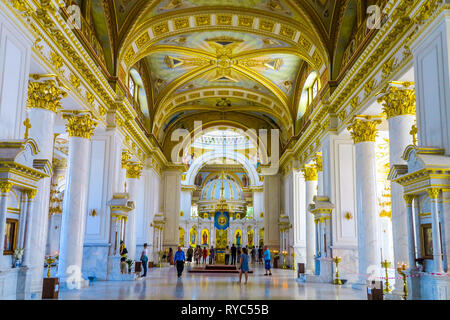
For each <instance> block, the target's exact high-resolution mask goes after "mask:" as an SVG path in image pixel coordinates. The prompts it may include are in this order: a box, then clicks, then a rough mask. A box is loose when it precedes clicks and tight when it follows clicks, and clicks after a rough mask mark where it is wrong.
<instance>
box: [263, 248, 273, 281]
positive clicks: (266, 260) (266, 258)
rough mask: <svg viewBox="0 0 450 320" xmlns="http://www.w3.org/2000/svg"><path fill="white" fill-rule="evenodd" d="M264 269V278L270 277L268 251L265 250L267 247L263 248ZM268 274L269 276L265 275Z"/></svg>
mask: <svg viewBox="0 0 450 320" xmlns="http://www.w3.org/2000/svg"><path fill="white" fill-rule="evenodd" d="M264 268H265V269H266V273H265V274H264V275H265V276H267V275H268V276H271V275H272V272H271V271H270V251H269V249H267V246H265V247H264ZM267 272H269V274H267Z"/></svg>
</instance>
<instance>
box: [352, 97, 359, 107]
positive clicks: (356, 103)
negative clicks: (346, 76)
mask: <svg viewBox="0 0 450 320" xmlns="http://www.w3.org/2000/svg"><path fill="white" fill-rule="evenodd" d="M358 104H359V96H356V97H354V98H353V99H352V100H350V105H351V106H352V109H353V110H355V109H356V108H357V107H358Z"/></svg>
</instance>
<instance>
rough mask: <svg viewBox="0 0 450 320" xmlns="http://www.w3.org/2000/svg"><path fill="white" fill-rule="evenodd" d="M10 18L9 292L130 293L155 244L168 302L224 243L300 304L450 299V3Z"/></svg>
mask: <svg viewBox="0 0 450 320" xmlns="http://www.w3.org/2000/svg"><path fill="white" fill-rule="evenodd" d="M0 8H1V10H0V75H1V77H0V239H2V240H4V241H3V245H2V246H1V247H0V299H14V300H15V299H41V298H42V297H43V294H44V293H45V289H43V288H45V287H46V286H47V285H48V283H49V281H50V280H49V279H54V280H52V281H57V283H58V284H60V288H61V289H60V290H61V293H60V298H67V299H71V298H73V299H80V298H81V299H83V298H86V299H88V298H89V299H90V298H91V296H90V295H97V296H96V298H97V299H102V298H104V299H109V298H113V299H116V298H117V299H119V298H121V297H120V296H114V295H110V294H109V293H106V294H105V293H104V292H109V291H108V288H110V290H111V292H112V291H113V290H116V289H117V288H118V286H128V285H129V286H135V285H136V283H138V282H139V281H147V280H142V279H138V272H139V271H138V269H139V268H140V267H141V265H139V263H141V262H140V259H141V252H143V250H144V244H146V245H147V246H146V248H148V249H145V250H148V262H149V271H148V272H149V274H150V277H153V278H151V279H150V280H148V282H146V283H147V286H149V287H150V286H152V281H154V285H155V286H158V288H160V289H161V295H160V296H158V295H156V296H151V298H154V299H158V298H170V297H167V296H166V293H164V290H165V288H166V287H165V286H166V285H165V284H164V282H163V281H162V280H161V279H162V278H164V277H170V276H171V272H172V271H170V270H171V269H170V268H172V269H173V266H171V264H170V263H169V261H168V260H167V255H168V252H169V249H172V250H174V251H176V250H177V248H178V247H181V248H182V250H184V251H186V250H187V249H188V248H196V247H198V246H200V247H202V248H208V249H209V248H211V247H214V248H215V250H216V257H215V262H214V263H215V264H216V265H222V264H224V263H225V254H226V248H227V247H231V246H232V245H236V246H239V247H247V248H249V249H252V248H253V247H255V248H260V247H261V248H262V247H266V246H267V248H268V250H269V251H270V252H271V259H272V264H273V266H274V276H276V277H280V278H279V279H282V280H280V281H279V282H276V281H275V282H272V283H271V284H270V286H271V287H270V288H271V290H274V292H278V291H277V290H281V291H280V292H281V293H280V294H281V296H280V297H284V298H286V299H292V298H294V299H296V298H300V297H298V292H297V291H296V290H297V288H298V287H299V286H306V288H308V286H310V288H313V289H311V290H316V291H314V292H317V294H316V295H311V293H309V295H308V296H305V297H306V298H307V299H320V298H321V297H322V298H323V297H325V298H326V299H329V298H331V299H333V298H335V297H336V295H339V294H343V293H342V292H341V293H337V291H336V289H335V288H336V286H339V285H341V286H343V287H345V288H343V289H345V290H347V291H345V292H346V293H345V295H344V296H341V298H347V299H366V296H365V293H366V287H367V286H368V283H370V281H371V280H373V281H375V280H376V281H377V282H380V283H381V284H382V286H383V288H384V289H383V292H384V299H385V300H401V299H403V300H410V299H414V300H415V299H423V300H449V299H450V273H449V270H448V259H449V258H450V3H449V1H448V0H415V1H411V0H398V1H393V0H335V1H334V0H208V1H205V0H0ZM123 245H124V246H126V248H127V251H128V252H127V255H126V257H127V259H128V260H127V261H131V265H132V266H131V265H130V272H128V273H127V272H123V270H121V258H122V256H121V254H122V246H123ZM127 263H128V262H127ZM144 263H147V262H146V261H144ZM133 264H134V265H133ZM276 266H277V267H278V268H277V267H276ZM253 268H254V269H255V275H251V276H250V278H251V277H254V279H255V281H263V280H264V279H262V280H261V279H259V278H257V275H256V273H257V270H259V269H258V268H260V270H261V271H260V273H262V272H263V267H262V266H259V265H254V266H253ZM275 269H277V270H275ZM278 269H279V270H278ZM299 269H302V271H301V272H300V270H299ZM292 270H294V271H292ZM297 271H299V272H298V273H297ZM186 274H188V275H189V276H186V277H187V278H186V279H185V280H186V281H191V280H192V281H195V277H196V276H197V275H195V274H191V273H187V272H186ZM199 277H200V276H199ZM209 277H211V278H210V279H212V280H210V281H211V285H212V286H213V285H222V286H224V284H223V283H221V284H217V283H216V282H217V278H214V275H209ZM260 278H264V277H260ZM55 279H56V280H55ZM274 279H275V278H274ZM341 279H342V280H345V281H341ZM158 281H160V282H158ZM161 281H162V282H161ZM250 281H252V280H250ZM264 281H265V280H264ZM284 282H286V283H289V285H286V287H285V286H284V285H283V284H282V283H284ZM277 283H278V284H277ZM169 285H171V284H167V286H169ZM92 286H93V289H92V288H90V287H92ZM96 286H100V287H101V288H105V289H104V291H101V290H100V289H96V288H98V287H96ZM109 286H111V287H109ZM225 286H226V284H225ZM114 288H115V289H114ZM120 288H122V287H120ZM283 288H285V289H286V290H285V292H284V293H283V291H282V289H283ZM406 288H408V290H406ZM222 289H223V290H224V291H223V292H224V293H223V295H222V296H218V298H222V299H223V298H227V297H228V296H227V295H230V296H231V295H235V294H236V293H235V292H234V291H228V290H231V289H229V288H228V289H227V287H225V288H222ZM84 290H94V291H92V292H91V293H89V291H84ZM95 290H100V291H98V293H95V292H97V291H95ZM102 290H103V289H102ZM199 290H200V291H199V292H198V294H199V295H198V296H197V297H200V298H201V297H207V295H206V293H204V292H201V288H200V289H199ZM290 290H291V291H290ZM321 290H322V291H321ZM294 291H295V293H294V294H292V295H291V293H292V292H294ZM102 292H103V293H102ZM310 292H312V291H310ZM320 292H326V294H325V293H324V295H321V294H320ZM343 292H344V291H343ZM102 294H105V295H104V296H102ZM189 294H192V296H191V297H188V295H189ZM196 294H197V293H196ZM196 294H193V293H190V292H185V294H184V296H183V297H184V298H195V296H196ZM277 294H278V293H277ZM283 294H284V296H283ZM145 297H147V298H149V296H145V294H144V295H143V298H145ZM255 297H260V296H258V293H256V292H255V293H254V295H252V294H251V293H249V296H245V297H244V298H248V299H251V298H255ZM274 297H275V296H266V298H274ZM276 297H277V296H276ZM305 297H303V298H305ZM133 298H138V299H139V298H142V297H134V296H133ZM171 298H177V297H171ZM260 298H264V297H260Z"/></svg>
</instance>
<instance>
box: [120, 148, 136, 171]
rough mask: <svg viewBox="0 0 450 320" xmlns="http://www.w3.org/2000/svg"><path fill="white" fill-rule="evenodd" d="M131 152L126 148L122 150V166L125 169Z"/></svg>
mask: <svg viewBox="0 0 450 320" xmlns="http://www.w3.org/2000/svg"><path fill="white" fill-rule="evenodd" d="M132 157H133V156H132V154H131V153H130V152H129V151H128V150H124V151H122V168H123V169H125V168H126V165H127V163H128V162H129V161H130V160H131V158H132Z"/></svg>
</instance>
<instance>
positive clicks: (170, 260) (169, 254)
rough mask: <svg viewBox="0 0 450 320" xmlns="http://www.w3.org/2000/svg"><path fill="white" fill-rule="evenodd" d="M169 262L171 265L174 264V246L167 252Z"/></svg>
mask: <svg viewBox="0 0 450 320" xmlns="http://www.w3.org/2000/svg"><path fill="white" fill-rule="evenodd" d="M167 262H168V263H169V264H170V265H173V250H172V248H169V253H168V254H167Z"/></svg>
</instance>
